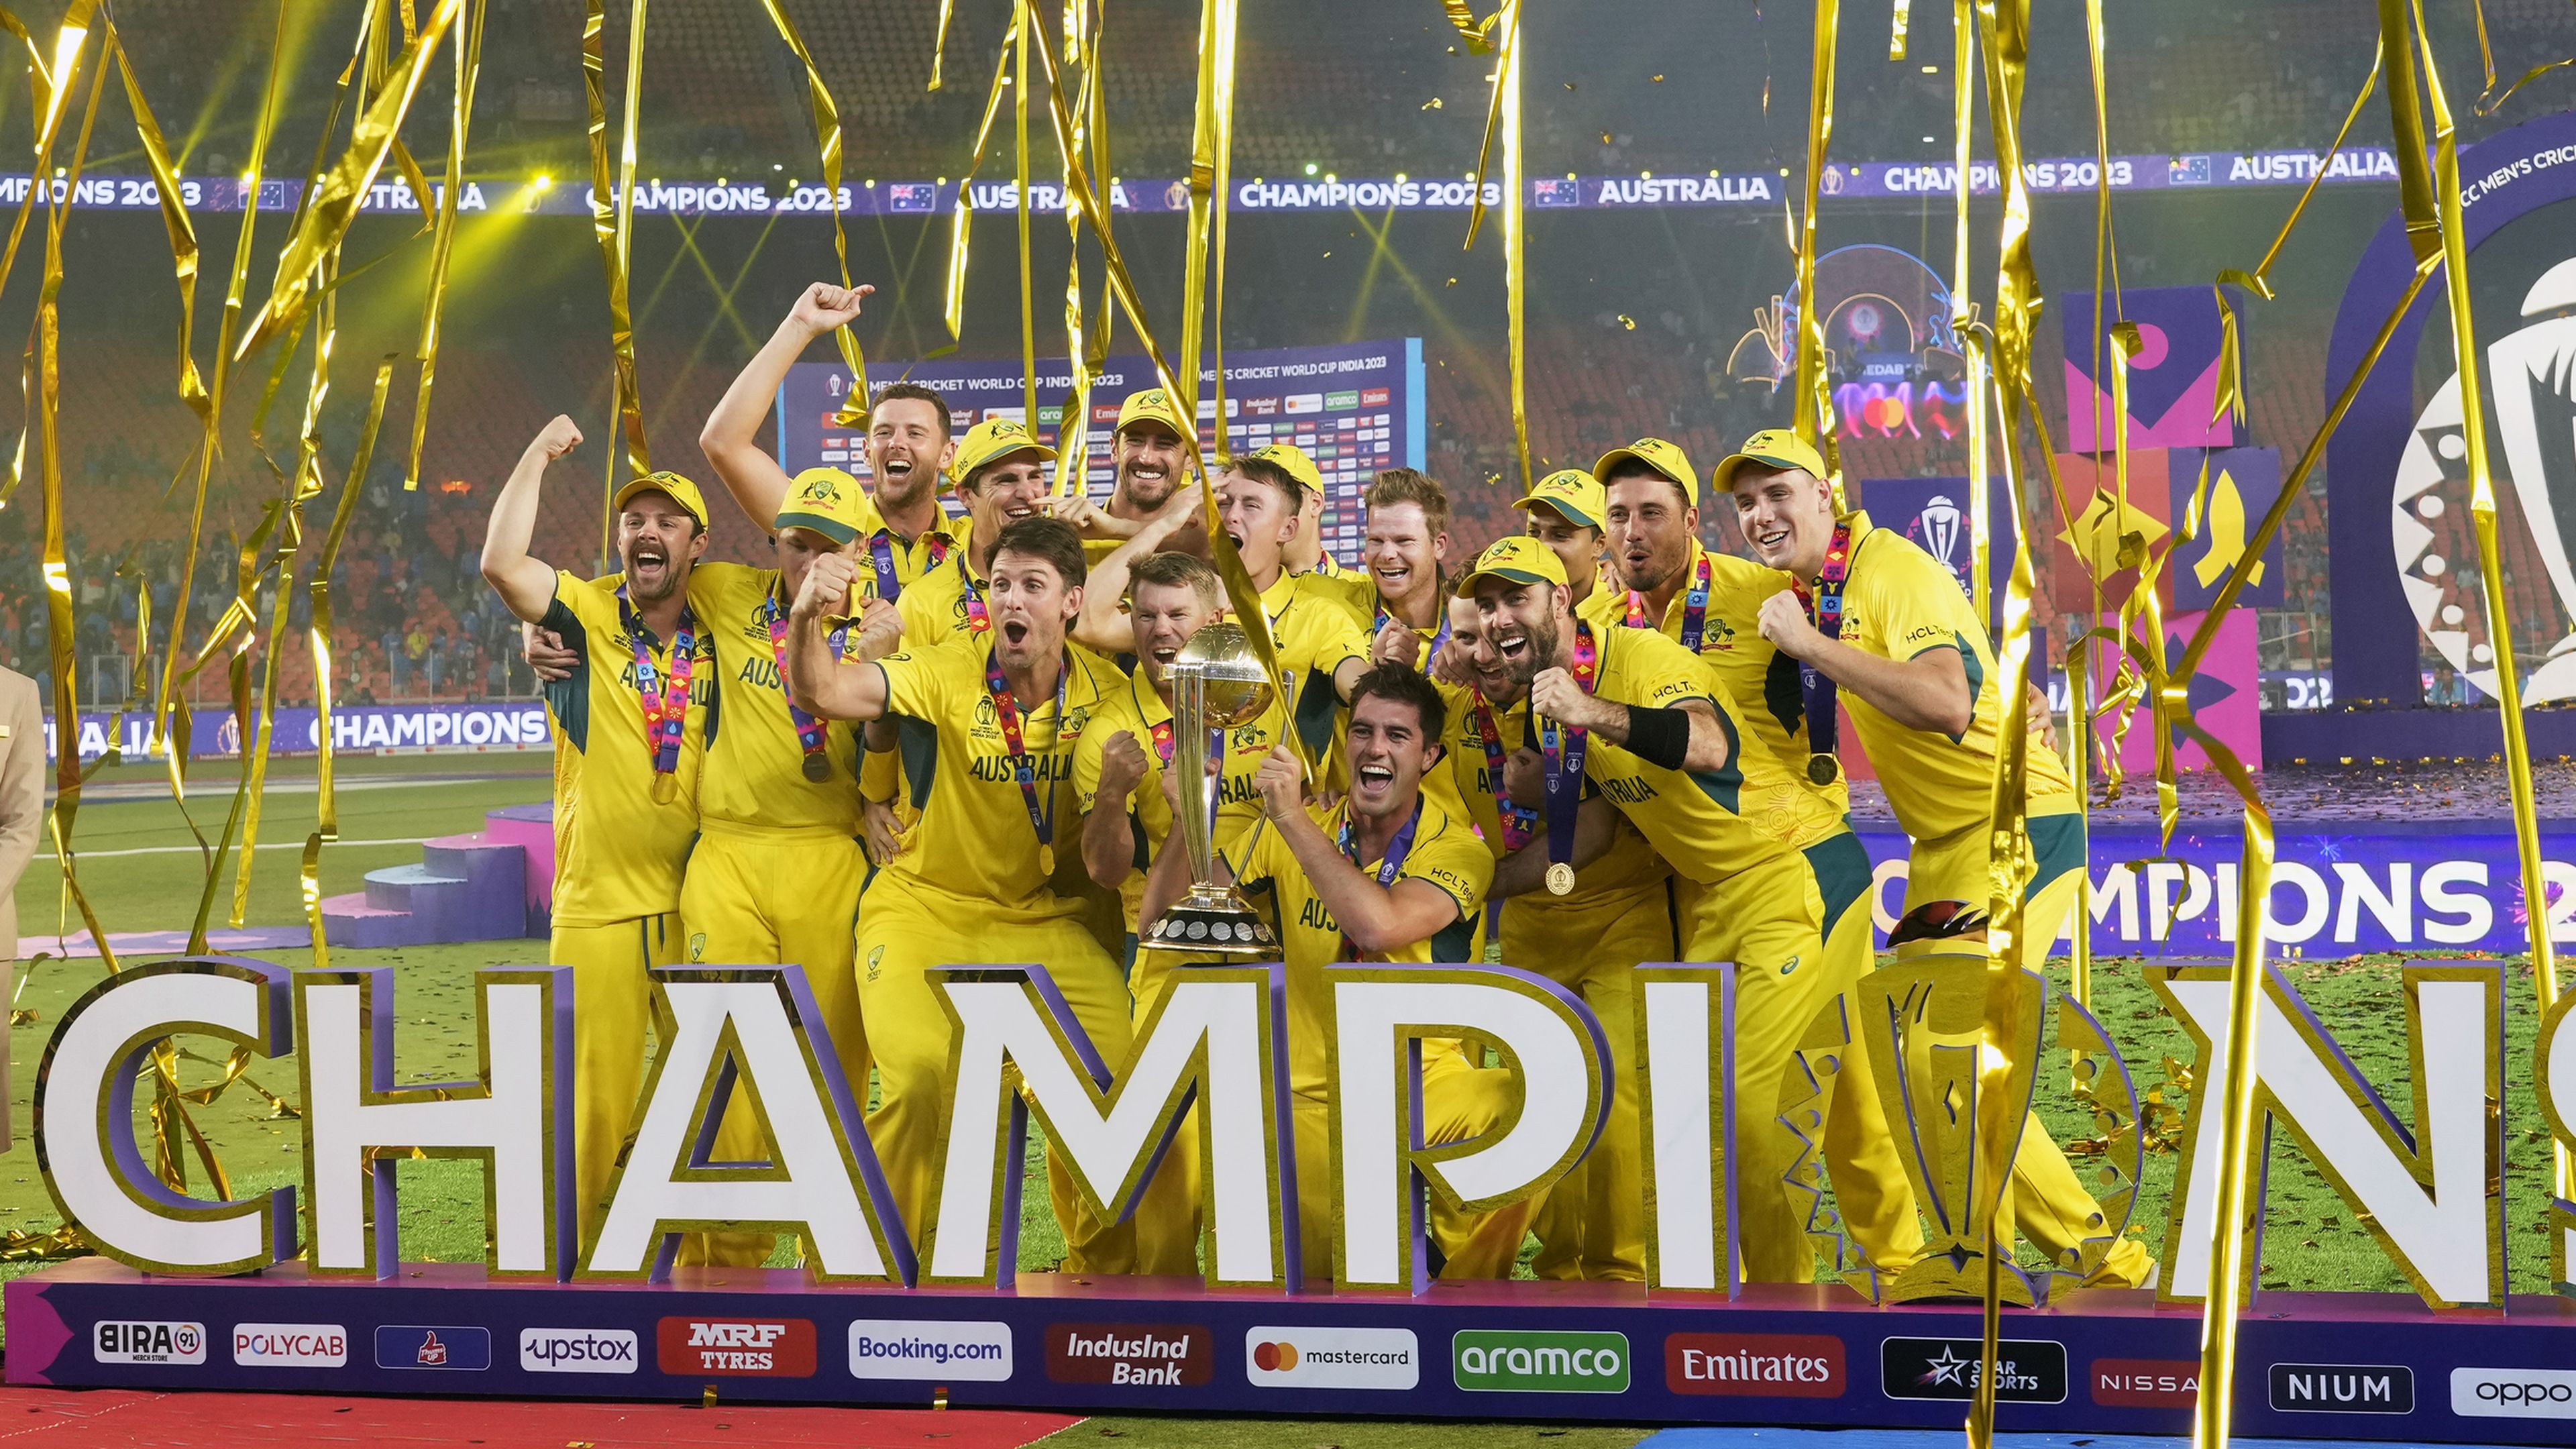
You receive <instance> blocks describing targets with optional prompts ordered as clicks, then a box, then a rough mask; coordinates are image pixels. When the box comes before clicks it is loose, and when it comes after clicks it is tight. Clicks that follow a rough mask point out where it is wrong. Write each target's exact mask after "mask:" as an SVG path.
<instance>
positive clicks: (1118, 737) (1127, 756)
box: [1100, 730, 1145, 803]
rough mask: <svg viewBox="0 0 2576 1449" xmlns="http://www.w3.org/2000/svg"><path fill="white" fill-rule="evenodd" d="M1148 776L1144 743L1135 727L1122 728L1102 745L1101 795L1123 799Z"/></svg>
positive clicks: (1104, 797)
mask: <svg viewBox="0 0 2576 1449" xmlns="http://www.w3.org/2000/svg"><path fill="white" fill-rule="evenodd" d="M1144 778H1145V747H1144V746H1143V745H1140V744H1138V743H1136V736H1135V734H1134V732H1133V731H1130V730H1120V731H1119V732H1117V733H1116V734H1114V735H1111V736H1110V737H1109V739H1108V741H1107V742H1106V743H1104V744H1103V745H1102V746H1101V748H1100V798H1101V799H1103V800H1116V801H1119V802H1121V803H1124V802H1125V801H1126V799H1127V797H1128V796H1130V795H1132V794H1134V793H1135V791H1136V782H1137V781H1139V780H1142V779H1144Z"/></svg>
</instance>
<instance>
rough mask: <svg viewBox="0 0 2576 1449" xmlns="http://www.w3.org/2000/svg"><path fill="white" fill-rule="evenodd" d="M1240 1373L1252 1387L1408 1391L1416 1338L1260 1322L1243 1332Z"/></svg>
mask: <svg viewBox="0 0 2576 1449" xmlns="http://www.w3.org/2000/svg"><path fill="white" fill-rule="evenodd" d="M1243 1376H1244V1377H1245V1378H1246V1379H1247V1380H1249V1381H1250V1382H1251V1384H1252V1386H1253V1387H1254V1388H1257V1389H1409V1388H1412V1387H1414V1386H1415V1385H1416V1384H1418V1383H1420V1382H1421V1381H1422V1341H1421V1340H1420V1339H1418V1338H1416V1337H1414V1334H1413V1330H1412V1329H1409V1328H1309V1327H1303V1326H1301V1327H1297V1328H1283V1327H1280V1326H1279V1325H1276V1324H1261V1325H1258V1326H1256V1327H1253V1328H1249V1329H1246V1330H1245V1331H1244V1335H1243Z"/></svg>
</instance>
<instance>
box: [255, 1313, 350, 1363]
mask: <svg viewBox="0 0 2576 1449" xmlns="http://www.w3.org/2000/svg"><path fill="white" fill-rule="evenodd" d="M348 1361H349V1330H347V1329H346V1328H343V1327H341V1326H340V1325H339V1324H336V1323H237V1324H235V1325H233V1362H234V1363H237V1364H240V1365H241V1366H242V1367H244V1368H339V1367H341V1366H342V1365H344V1364H346V1363H348Z"/></svg>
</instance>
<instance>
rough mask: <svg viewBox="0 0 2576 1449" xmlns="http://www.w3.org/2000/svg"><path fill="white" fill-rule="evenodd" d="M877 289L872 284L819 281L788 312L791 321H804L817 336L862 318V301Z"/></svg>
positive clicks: (803, 323) (808, 288) (807, 289)
mask: <svg viewBox="0 0 2576 1449" xmlns="http://www.w3.org/2000/svg"><path fill="white" fill-rule="evenodd" d="M875 290H876V288H874V287H870V286H857V287H835V286H833V285H832V284H831V283H829V282H816V283H815V284H814V285H812V286H810V287H807V288H806V289H805V295H804V296H802V297H799V298H797V299H796V306H795V309H794V310H792V311H790V312H789V313H788V314H787V318H788V320H789V321H791V322H796V323H800V324H802V325H803V326H804V327H805V329H806V330H807V331H809V332H812V333H813V334H814V335H816V336H818V337H819V336H821V335H822V334H824V333H826V332H829V331H831V330H832V329H833V328H835V327H841V326H846V325H848V324H849V323H852V322H856V321H857V320H859V304H860V303H861V302H864V301H866V300H867V298H868V294H869V293H871V292H874V291H875Z"/></svg>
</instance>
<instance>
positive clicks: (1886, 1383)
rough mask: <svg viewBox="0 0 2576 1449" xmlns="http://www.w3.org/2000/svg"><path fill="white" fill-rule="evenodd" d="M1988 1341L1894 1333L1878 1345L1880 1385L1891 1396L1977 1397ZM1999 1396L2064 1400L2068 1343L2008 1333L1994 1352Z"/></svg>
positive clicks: (2016, 1401) (2035, 1401)
mask: <svg viewBox="0 0 2576 1449" xmlns="http://www.w3.org/2000/svg"><path fill="white" fill-rule="evenodd" d="M1984 1353H1985V1345H1983V1344H1982V1343H1980V1342H1978V1341H1977V1340H1976V1339H1973V1338H1891V1339H1887V1340H1886V1341H1884V1342H1882V1343H1881V1344H1880V1345H1879V1348H1878V1382H1879V1388H1880V1389H1881V1390H1882V1391H1883V1392H1885V1393H1886V1395H1887V1396H1888V1397H1889V1398H1891V1399H1957V1400H1965V1399H1972V1398H1975V1397H1976V1393H1977V1379H1978V1375H1979V1373H1980V1371H1981V1369H1982V1367H1983V1357H1984ZM1995 1398H1996V1400H1997V1401H1998V1402H2001V1403H2007V1404H2062V1403H2065V1402H2066V1345H2065V1344H2062V1343H2059V1342H2057V1341H2056V1340H2054V1339H2037V1338H2007V1339H2004V1340H2002V1341H2001V1342H2000V1343H1999V1344H1998V1346H1997V1349H1996V1355H1995Z"/></svg>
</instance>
